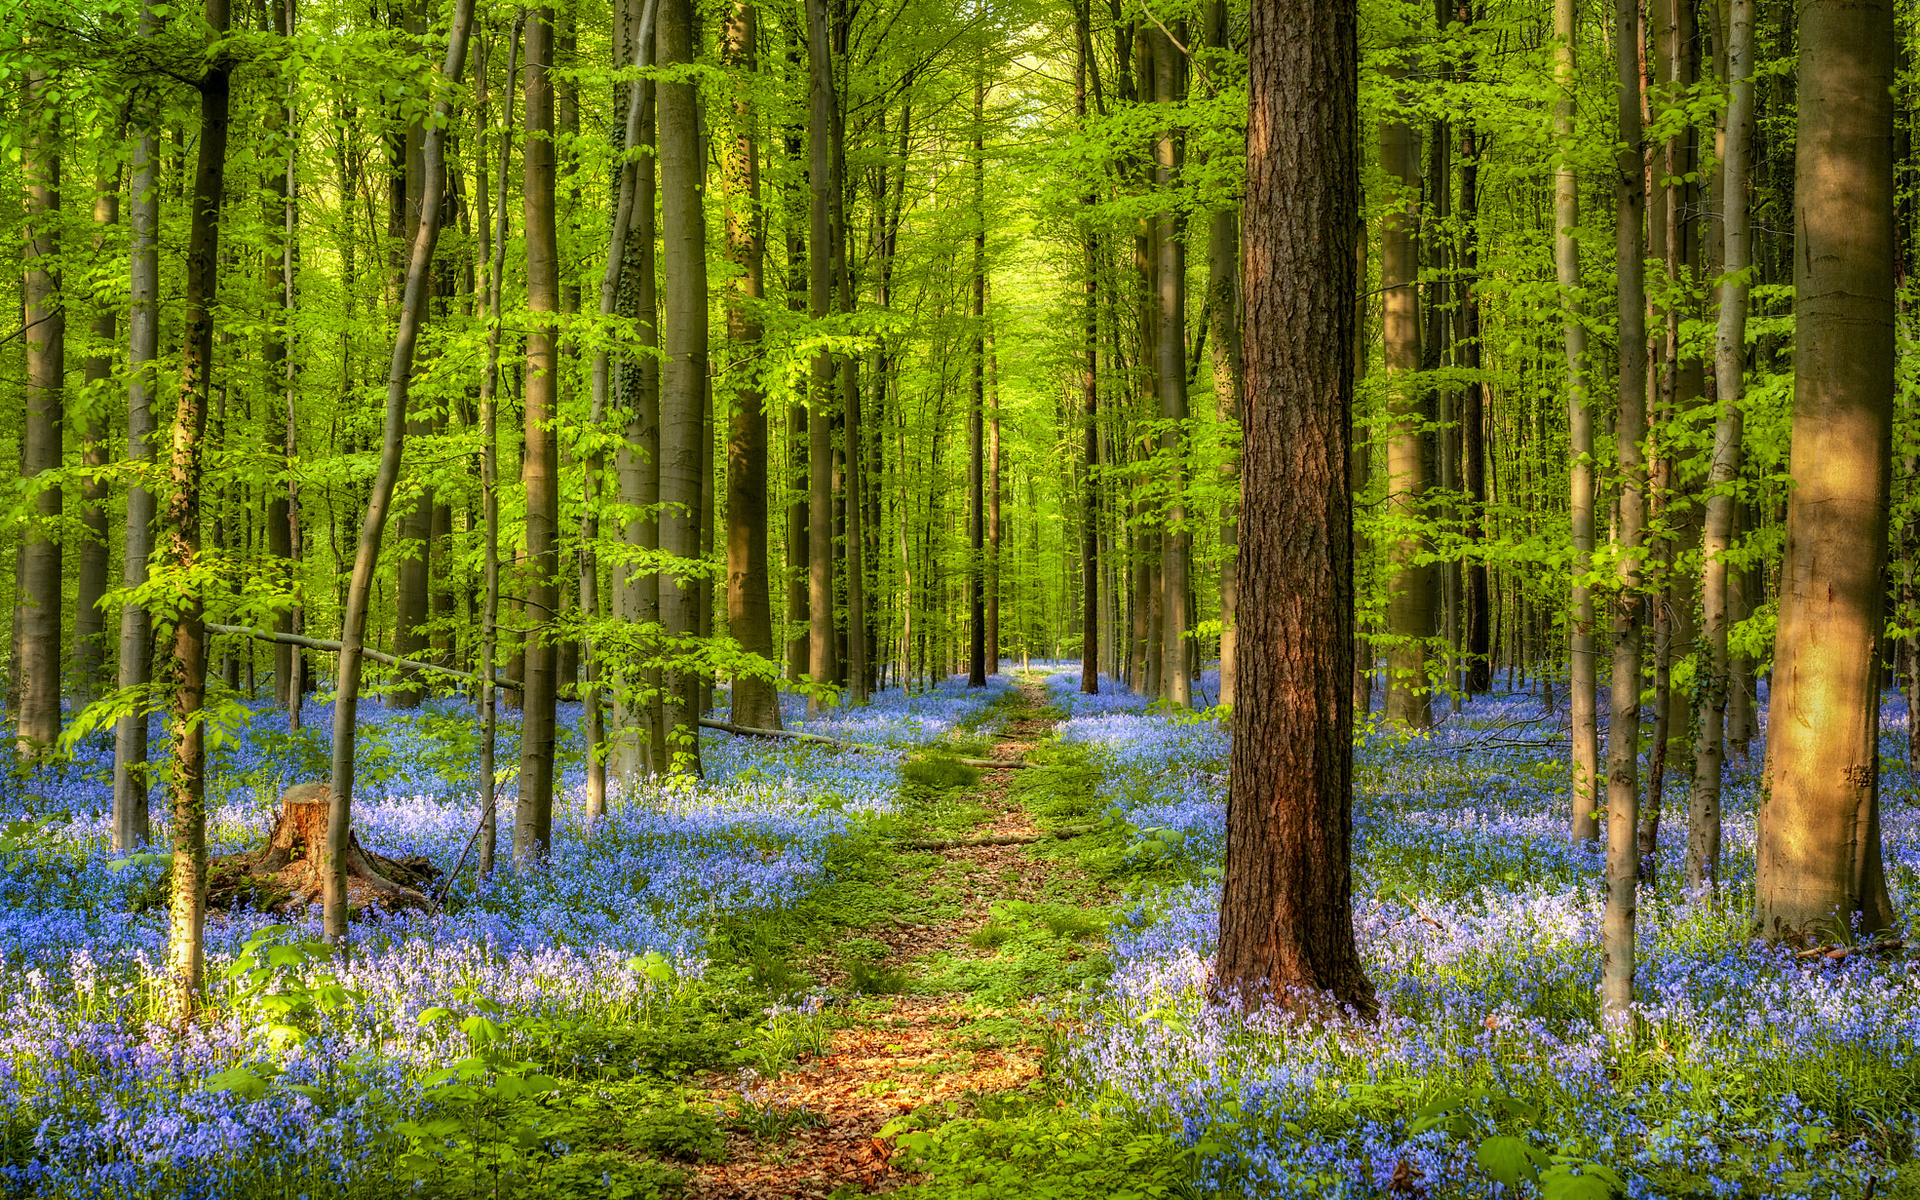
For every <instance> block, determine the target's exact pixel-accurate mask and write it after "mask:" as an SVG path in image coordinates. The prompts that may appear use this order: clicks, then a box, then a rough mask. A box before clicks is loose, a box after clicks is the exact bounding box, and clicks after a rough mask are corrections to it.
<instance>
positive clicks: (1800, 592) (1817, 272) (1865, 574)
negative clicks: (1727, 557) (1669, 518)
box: [1754, 0, 1896, 941]
mask: <svg viewBox="0 0 1920 1200" xmlns="http://www.w3.org/2000/svg"><path fill="white" fill-rule="evenodd" d="M1895 39H1896V32H1895V28H1894V14H1893V5H1892V3H1891V2H1890V0H1853V2H1850V3H1839V2H1838V0H1807V3H1805V4H1803V5H1802V6H1801V7H1800V71H1799V78H1800V95H1799V111H1800V120H1799V138H1798V143H1797V149H1796V154H1795V160H1794V184H1793V186H1794V247H1795V251H1794V256H1793V257H1794V264H1795V265H1794V297H1795V298H1794V347H1793V376H1794V407H1793V447H1792V451H1791V455H1790V459H1789V471H1790V472H1791V474H1792V476H1793V481H1794V488H1793V491H1792V493H1791V495H1790V497H1789V499H1788V501H1787V545H1786V552H1785V559H1784V561H1783V562H1782V564H1781V568H1780V581H1781V582H1780V626H1779V633H1778V635H1777V636H1776V638H1775V642H1774V646H1775V649H1774V667H1773V711H1772V718H1771V719H1770V720H1769V721H1768V722H1767V761H1768V763H1769V764H1770V765H1771V768H1772V770H1771V782H1772V787H1771V789H1770V790H1769V792H1768V793H1767V796H1766V799H1765V800H1764V801H1763V802H1762V806H1761V810H1760V832H1759V840H1758V845H1757V847H1756V851H1757V854H1756V856H1757V858H1758V867H1757V877H1756V880H1755V893H1756V895H1755V913H1754V919H1755V925H1756V926H1757V927H1758V930H1759V933H1760V935H1761V936H1762V937H1765V938H1767V939H1769V940H1772V941H1825V940H1828V939H1830V938H1832V937H1834V936H1836V934H1835V931H1836V930H1838V931H1839V932H1840V934H1845V932H1846V930H1847V928H1848V924H1849V922H1850V921H1852V920H1854V919H1856V918H1857V919H1858V920H1859V922H1860V927H1861V929H1862V930H1863V931H1864V932H1867V933H1877V932H1879V931H1881V930H1884V929H1887V928H1889V927H1891V926H1892V925H1893V923H1894V914H1893V906H1892V902H1891V900H1890V899H1889V897H1888V894H1887V881H1886V875H1885V872H1884V870H1883V869H1882V866H1881V852H1880V811H1879V810H1880V766H1879V753H1878V747H1877V745H1876V742H1877V737H1878V733H1879V728H1880V721H1879V717H1880V705H1879V688H1878V679H1877V673H1878V663H1877V653H1876V652H1877V649H1878V646H1879V639H1880V634H1881V630H1882V627H1883V621H1882V605H1883V595H1882V592H1883V581H1882V578H1881V575H1882V569H1883V567H1884V566H1885V563H1886V555H1887V524H1888V491H1889V487H1890V476H1891V459H1892V453H1891V449H1890V447H1891V439H1892V416H1893V395H1894V323H1893V260H1894V239H1893V221H1892V214H1893V199H1894V198H1893V162H1892V147H1893V106H1892V99H1891V95H1890V89H1891V87H1892V86H1893V83H1894V49H1893V48H1894V42H1895Z"/></svg>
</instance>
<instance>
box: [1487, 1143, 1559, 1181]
mask: <svg viewBox="0 0 1920 1200" xmlns="http://www.w3.org/2000/svg"><path fill="white" fill-rule="evenodd" d="M1473 1161H1475V1162H1477V1163H1479V1164H1480V1167H1481V1169H1482V1170H1484V1171H1485V1172H1486V1173H1487V1174H1489V1175H1491V1176H1493V1177H1494V1179H1495V1180H1496V1181H1498V1182H1500V1183H1503V1184H1505V1185H1506V1186H1508V1187H1519V1186H1520V1185H1521V1184H1522V1183H1532V1182H1534V1181H1535V1180H1537V1179H1539V1178H1540V1164H1541V1163H1543V1162H1545V1161H1546V1156H1545V1155H1544V1154H1542V1153H1540V1151H1538V1150H1535V1149H1534V1148H1533V1147H1532V1146H1530V1145H1528V1144H1527V1140H1526V1139H1525V1138H1517V1137H1490V1138H1488V1139H1487V1140H1486V1141H1484V1142H1481V1143H1480V1148H1479V1149H1478V1150H1475V1151H1474V1152H1473Z"/></svg>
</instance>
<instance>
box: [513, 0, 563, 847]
mask: <svg viewBox="0 0 1920 1200" xmlns="http://www.w3.org/2000/svg"><path fill="white" fill-rule="evenodd" d="M553 17H554V10H553V9H552V8H549V7H545V6H540V7H536V8H534V9H532V10H531V11H529V12H528V14H527V27H526V39H527V69H526V82H525V85H524V86H525V100H524V103H525V105H526V111H525V117H524V119H525V121H526V129H527V145H526V149H525V150H523V151H522V152H521V162H522V165H523V168H524V173H525V179H524V182H523V185H522V186H523V197H524V206H523V214H522V219H523V220H524V221H525V222H526V245H527V310H528V312H529V313H531V314H532V322H531V325H530V327H529V328H528V330H527V357H526V364H527V365H526V375H525V381H524V383H523V385H522V387H523V390H522V394H521V396H522V402H523V408H524V411H525V416H526V423H525V426H524V434H523V444H524V446H525V448H526V449H525V455H526V457H525V459H524V461H523V462H522V463H521V467H520V486H521V488H522V489H523V490H524V492H525V493H526V548H527V553H526V560H525V571H524V574H523V579H524V580H525V606H526V610H527V616H528V621H529V624H528V626H527V627H526V629H525V630H524V632H523V633H522V634H521V638H522V641H521V647H522V648H521V657H522V660H523V663H524V666H523V667H522V673H521V675H520V680H521V687H520V794H519V799H518V802H517V803H516V804H515V806H514V815H513V861H514V865H515V866H516V867H526V866H528V865H530V864H531V863H533V862H535V861H536V860H538V859H540V858H541V857H543V856H544V855H545V854H546V852H547V846H548V844H549V841H550V840H551V837H552V831H553V776H554V763H553V743H554V704H555V700H556V694H555V693H556V690H557V685H558V678H557V673H556V672H555V670H554V668H555V666H556V660H557V659H558V657H559V654H558V651H559V646H558V645H557V644H556V639H555V637H554V633H553V629H552V626H551V622H552V620H553V617H554V614H555V613H556V611H557V610H558V609H559V607H560V588H559V586H558V578H557V577H558V575H559V571H560V547H559V533H560V479H559V474H560V450H559V444H558V442H557V441H556V439H555V438H554V435H553V429H552V423H553V420H554V417H555V415H556V414H557V412H558V403H559V396H560V345H559V332H560V331H559V326H558V324H557V322H556V321H555V320H554V314H557V313H558V312H559V311H560V262H559V246H558V238H559V233H558V229H557V222H556V220H555V211H554V209H555V195H554V193H555V185H556V184H557V182H558V179H557V176H558V162H557V159H556V156H555V154H554V130H555V125H556V122H555V119H554V30H553Z"/></svg>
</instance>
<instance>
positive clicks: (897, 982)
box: [847, 960, 913, 996]
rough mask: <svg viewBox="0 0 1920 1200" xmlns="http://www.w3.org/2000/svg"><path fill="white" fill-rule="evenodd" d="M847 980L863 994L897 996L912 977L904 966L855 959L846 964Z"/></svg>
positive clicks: (910, 981) (905, 987)
mask: <svg viewBox="0 0 1920 1200" xmlns="http://www.w3.org/2000/svg"><path fill="white" fill-rule="evenodd" d="M847 982H848V984H849V985H850V986H851V987H852V988H853V990H854V991H856V992H858V993H860V994H861V995H863V996H897V995H899V994H900V993H901V992H904V991H906V990H907V986H908V985H909V984H910V983H912V982H913V977H912V975H911V974H910V973H908V971H907V970H906V968H904V967H897V966H892V965H890V964H887V963H871V962H861V961H858V960H856V961H854V962H852V963H850V964H848V966H847Z"/></svg>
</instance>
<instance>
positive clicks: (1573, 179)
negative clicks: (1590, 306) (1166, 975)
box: [1469, 0, 1600, 842]
mask: <svg viewBox="0 0 1920 1200" xmlns="http://www.w3.org/2000/svg"><path fill="white" fill-rule="evenodd" d="M1577 32H1578V31H1577V30H1576V29H1575V26H1574V0H1554V4H1553V38H1554V45H1553V55H1554V58H1553V66H1554V82H1555V83H1556V84H1558V85H1559V88H1560V97H1559V99H1558V100H1557V101H1556V102H1555V106H1554V116H1553V120H1554V136H1555V137H1556V139H1557V140H1558V142H1559V149H1560V156H1561V157H1560V164H1559V167H1558V169H1557V170H1556V171H1555V172H1554V181H1553V226H1554V235H1553V264H1554V270H1555V273H1556V275H1557V276H1558V279H1559V284H1560V304H1561V307H1562V309H1563V311H1564V313H1565V316H1564V317H1563V319H1562V329H1563V333H1562V335H1561V336H1562V339H1563V340H1564V342H1565V343H1566V348H1567V440H1568V448H1567V449H1568V453H1569V455H1570V456H1571V458H1572V460H1573V461H1572V462H1571V464H1570V465H1569V469H1568V472H1567V475H1568V484H1569V488H1568V490H1569V493H1570V495H1569V498H1568V509H1569V512H1570V513H1571V516H1572V527H1573V528H1572V534H1573V586H1572V589H1571V592H1572V594H1571V597H1570V600H1571V605H1572V609H1573V612H1572V620H1571V621H1570V622H1569V625H1570V649H1569V664H1570V665H1569V669H1568V670H1569V678H1568V685H1569V690H1570V692H1571V695H1570V697H1569V699H1568V701H1567V707H1568V709H1569V715H1570V716H1571V718H1572V720H1573V731H1572V734H1571V743H1572V746H1571V748H1572V751H1573V782H1572V786H1571V788H1570V789H1569V794H1570V795H1571V796H1572V799H1573V814H1572V826H1571V832H1572V835H1573V839H1574V840H1575V841H1577V842H1591V841H1593V840H1594V839H1596V838H1598V837H1599V836H1600V822H1599V820H1598V819H1597V818H1596V817H1595V815H1594V813H1595V810H1596V809H1598V808H1599V801H1600V726H1599V722H1598V721H1597V720H1596V718H1595V712H1594V706H1595V704H1596V703H1598V699H1599V690H1598V683H1599V680H1598V678H1597V677H1596V674H1595V658H1594V645H1593V641H1594V638H1593V623H1594V612H1593V589H1592V587H1591V586H1589V584H1588V583H1587V580H1586V578H1585V577H1586V574H1587V573H1588V572H1589V571H1591V570H1592V569H1593V536H1594V524H1593V503H1594V484H1593V413H1592V412H1591V410H1589V408H1588V407H1587V363H1586V359H1587V327H1586V325H1585V324H1583V323H1582V322H1581V319H1580V314H1579V312H1578V310H1577V308H1576V301H1575V296H1576V295H1577V289H1578V288H1579V286H1580V240H1579V238H1578V236H1577V227H1578V226H1579V224H1580V180H1579V177H1578V175H1577V174H1576V173H1575V171H1574V169H1573V163H1572V161H1571V160H1570V159H1569V157H1568V156H1569V155H1570V154H1571V153H1572V150H1573V134H1574V108H1575V105H1574V95H1573V88H1574V84H1575V78H1576V76H1575V65H1576V61H1577V60H1576V57H1575V46H1574V39H1575V38H1576V36H1577ZM1481 580H1482V583H1481V586H1482V587H1483V588H1484V586H1485V582H1484V581H1485V575H1484V573H1483V574H1482V576H1481ZM1485 669H1486V664H1485V662H1484V661H1483V660H1482V659H1481V657H1480V656H1479V655H1476V656H1475V657H1474V661H1473V664H1472V666H1471V667H1469V674H1470V675H1471V674H1472V672H1474V671H1481V670H1485ZM1488 682H1491V679H1490V678H1489V680H1488ZM1469 690H1473V689H1471V688H1469ZM1483 690H1484V689H1483Z"/></svg>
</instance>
